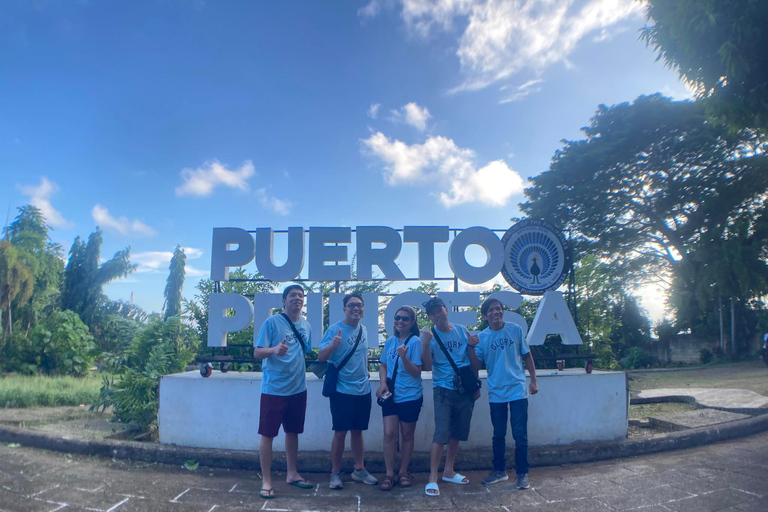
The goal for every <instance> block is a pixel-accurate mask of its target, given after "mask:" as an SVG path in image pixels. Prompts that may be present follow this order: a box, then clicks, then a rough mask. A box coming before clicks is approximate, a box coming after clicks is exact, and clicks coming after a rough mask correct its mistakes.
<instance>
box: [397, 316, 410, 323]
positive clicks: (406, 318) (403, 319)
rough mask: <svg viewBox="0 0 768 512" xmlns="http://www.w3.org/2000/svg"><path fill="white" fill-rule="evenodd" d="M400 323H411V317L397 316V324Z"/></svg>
mask: <svg viewBox="0 0 768 512" xmlns="http://www.w3.org/2000/svg"><path fill="white" fill-rule="evenodd" d="M400 321H403V322H410V321H411V317H409V316H401V315H395V322H400Z"/></svg>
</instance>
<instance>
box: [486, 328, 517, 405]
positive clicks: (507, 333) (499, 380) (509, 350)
mask: <svg viewBox="0 0 768 512" xmlns="http://www.w3.org/2000/svg"><path fill="white" fill-rule="evenodd" d="M478 337H479V338H480V343H478V345H477V347H475V355H476V356H477V358H478V359H479V360H480V361H481V362H484V363H485V366H486V368H487V369H488V399H489V401H490V402H491V403H504V402H512V401H514V400H521V399H523V398H527V397H528V389H527V388H526V386H525V370H524V369H523V356H524V355H525V354H527V353H528V352H530V349H529V348H528V342H527V341H525V339H524V338H523V330H522V329H521V328H520V326H519V325H517V324H513V323H512V322H504V327H502V328H501V329H500V330H498V331H492V330H491V328H490V327H488V328H487V329H485V330H484V331H483V332H481V333H480V334H479V335H478Z"/></svg>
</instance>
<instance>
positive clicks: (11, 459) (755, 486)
mask: <svg viewBox="0 0 768 512" xmlns="http://www.w3.org/2000/svg"><path fill="white" fill-rule="evenodd" d="M466 474H467V476H469V478H470V480H471V482H472V483H471V484H470V485H467V486H457V485H453V484H447V483H445V484H442V485H441V486H440V487H441V490H442V495H441V496H439V497H438V498H429V497H426V496H425V495H424V490H423V489H424V484H425V483H426V475H425V474H417V475H416V481H417V484H416V485H415V486H414V487H412V488H410V489H400V488H395V489H394V490H392V491H391V492H388V493H385V492H381V491H379V490H378V488H374V487H367V486H364V485H362V484H356V483H352V482H350V481H349V478H348V475H345V478H344V479H345V488H344V489H343V490H341V491H332V490H330V489H328V487H327V485H328V475H320V474H312V475H310V474H307V475H305V476H307V477H308V478H311V479H312V480H313V481H314V482H315V483H316V484H317V485H316V486H315V488H314V489H311V490H308V491H303V490H300V489H296V488H293V487H289V486H287V485H286V484H285V483H283V482H282V481H281V480H279V479H278V480H277V482H278V483H276V486H275V490H276V492H277V493H278V498H276V499H274V500H270V501H265V500H262V499H260V498H259V497H258V494H257V493H258V490H259V487H260V485H259V483H260V482H259V476H258V474H257V473H255V472H246V471H227V470H218V469H216V470H211V469H209V468H205V467H202V466H201V467H198V469H197V470H196V471H188V470H186V469H183V468H181V467H177V466H167V465H161V464H146V463H132V462H125V461H115V460H109V459H101V458H87V457H79V456H70V455H68V454H62V453H55V452H47V451H42V450H36V449H31V448H24V447H14V446H8V445H0V510H1V511H3V512H6V511H7V512H38V511H40V512H49V511H54V510H60V511H66V512H73V511H85V510H90V511H109V512H112V511H117V512H132V511H142V512H143V511H146V512H155V511H166V510H168V511H181V512H183V511H191V512H197V511H200V512H212V511H217V512H219V511H228V510H231V511H243V510H266V511H271V512H289V511H302V510H313V511H352V512H360V511H369V510H370V511H387V512H389V511H392V512H398V511H416V510H492V511H499V512H502V511H505V512H510V511H517V510H530V511H535V512H559V511H576V512H578V511H589V512H599V511H609V510H630V509H640V510H643V511H646V512H659V511H670V510H672V511H679V512H683V511H695V512H710V511H720V510H728V511H742V512H745V511H761V512H764V511H768V433H763V434H758V435H755V436H751V437H747V438H742V439H739V440H735V441H731V442H727V443H722V444H716V445H709V446H705V447H701V448H696V449H692V450H686V451H677V452H667V453H663V454H657V455H649V456H643V457H637V458H632V459H622V460H613V461H607V462H601V463H591V464H580V465H569V466H559V467H546V468H534V469H533V471H532V472H531V486H532V487H531V489H529V490H527V491H516V490H515V489H514V486H513V483H512V482H511V481H510V482H503V483H499V484H496V485H493V486H491V487H489V488H485V487H483V486H482V485H481V484H480V483H479V482H480V479H481V478H482V477H483V476H484V473H477V472H470V473H466ZM377 476H380V475H377Z"/></svg>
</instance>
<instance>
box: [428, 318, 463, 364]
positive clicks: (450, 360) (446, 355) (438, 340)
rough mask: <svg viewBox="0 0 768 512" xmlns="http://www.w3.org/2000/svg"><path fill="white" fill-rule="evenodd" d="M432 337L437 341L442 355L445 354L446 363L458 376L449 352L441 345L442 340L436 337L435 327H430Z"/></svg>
mask: <svg viewBox="0 0 768 512" xmlns="http://www.w3.org/2000/svg"><path fill="white" fill-rule="evenodd" d="M432 335H433V336H434V337H435V340H436V341H437V344H438V345H440V348H441V349H443V353H444V354H445V357H447V358H448V362H449V363H451V366H452V367H453V371H454V372H455V373H456V375H458V374H459V367H458V366H457V365H456V362H455V361H454V360H453V358H452V357H451V354H450V352H448V349H447V348H445V345H443V340H441V339H440V336H438V335H437V329H435V326H434V325H433V326H432Z"/></svg>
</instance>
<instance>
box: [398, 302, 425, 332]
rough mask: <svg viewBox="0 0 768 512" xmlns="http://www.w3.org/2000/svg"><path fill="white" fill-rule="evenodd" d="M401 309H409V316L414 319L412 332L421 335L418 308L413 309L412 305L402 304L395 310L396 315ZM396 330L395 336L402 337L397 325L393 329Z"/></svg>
mask: <svg viewBox="0 0 768 512" xmlns="http://www.w3.org/2000/svg"><path fill="white" fill-rule="evenodd" d="M400 311H407V312H408V316H409V317H411V320H413V325H412V326H411V334H413V335H414V336H418V335H419V317H417V316H416V310H415V309H413V308H412V307H411V306H401V307H399V308H397V311H395V315H397V314H398V313H399V312H400ZM393 331H395V336H397V337H400V333H399V332H397V327H395V328H394V329H393Z"/></svg>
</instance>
